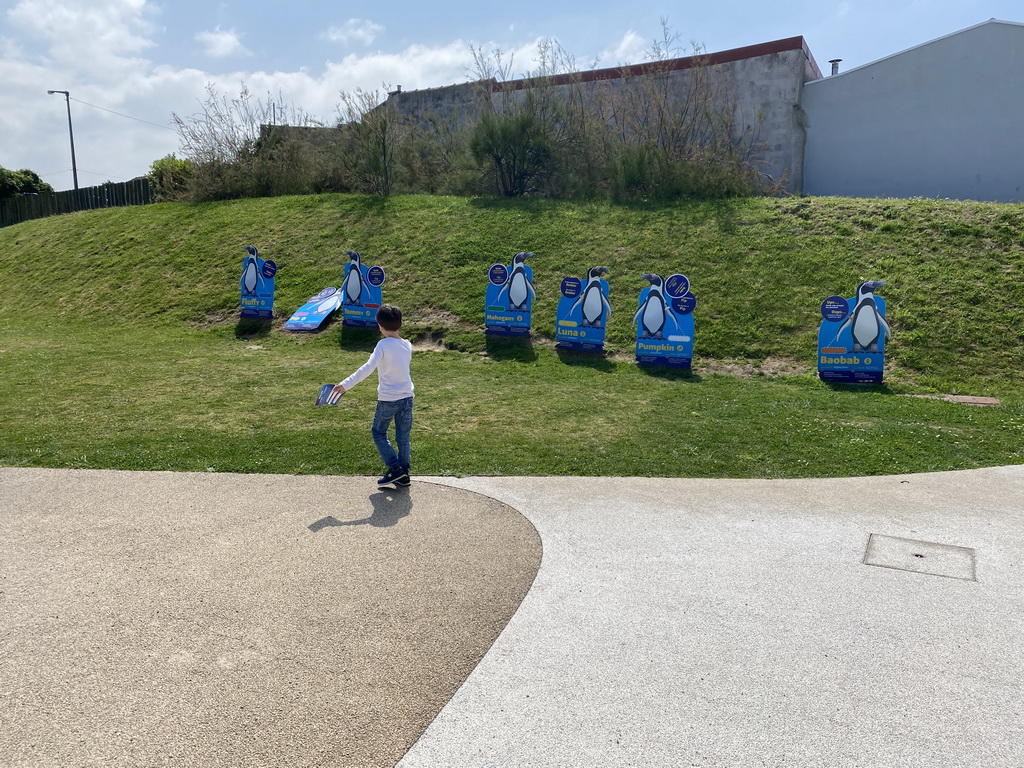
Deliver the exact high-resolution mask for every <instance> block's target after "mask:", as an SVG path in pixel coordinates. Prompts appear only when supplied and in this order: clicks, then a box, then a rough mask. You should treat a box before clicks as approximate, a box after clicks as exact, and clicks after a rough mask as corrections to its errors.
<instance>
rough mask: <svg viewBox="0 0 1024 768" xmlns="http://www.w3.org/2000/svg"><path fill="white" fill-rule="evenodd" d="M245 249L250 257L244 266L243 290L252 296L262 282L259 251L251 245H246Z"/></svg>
mask: <svg viewBox="0 0 1024 768" xmlns="http://www.w3.org/2000/svg"><path fill="white" fill-rule="evenodd" d="M245 250H246V252H247V253H248V254H249V257H248V258H247V259H246V260H245V266H244V267H243V268H242V290H243V291H245V292H246V293H247V294H249V295H250V296H252V295H253V294H254V293H256V289H257V288H258V287H259V284H260V269H259V262H258V258H259V251H257V250H256V249H255V248H254V247H253V246H251V245H247V246H245Z"/></svg>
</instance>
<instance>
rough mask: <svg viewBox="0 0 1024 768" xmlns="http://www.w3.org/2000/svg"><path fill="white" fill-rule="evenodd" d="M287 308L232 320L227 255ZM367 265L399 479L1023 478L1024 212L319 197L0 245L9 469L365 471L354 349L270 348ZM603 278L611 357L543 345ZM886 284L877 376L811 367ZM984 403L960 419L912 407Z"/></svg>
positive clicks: (1, 452) (338, 344) (30, 236)
mask: <svg viewBox="0 0 1024 768" xmlns="http://www.w3.org/2000/svg"><path fill="white" fill-rule="evenodd" d="M245 245H254V246H256V247H257V248H258V249H259V251H260V255H261V256H262V257H263V258H266V259H273V260H274V261H275V262H276V263H277V265H278V270H279V271H278V273H277V276H276V283H277V295H276V300H275V310H276V313H277V315H278V316H277V317H276V318H275V320H274V321H273V322H272V323H271V324H269V325H267V326H259V325H253V324H250V323H243V322H241V321H240V319H239V312H238V306H239V283H238V281H239V276H240V273H241V267H242V260H243V257H244V255H245V253H244V251H243V246H245ZM347 249H353V250H358V251H359V252H360V253H362V255H363V263H364V264H367V265H371V266H372V265H379V266H380V267H382V268H383V269H384V270H385V273H386V282H385V284H384V286H383V294H384V300H385V301H386V302H389V303H393V304H397V305H398V306H400V307H401V308H402V309H403V311H404V312H405V314H406V319H407V327H406V335H408V336H409V337H411V338H412V339H414V340H415V341H416V342H417V345H418V352H417V354H416V355H415V357H414V362H413V378H414V381H415V383H416V386H417V404H416V416H415V418H416V422H415V427H414V435H413V443H414V446H413V447H414V464H415V466H414V472H415V473H419V474H461V473H466V474H469V473H487V474H583V475H602V474H603V475H642V476H689V477H727V476H728V477H802V476H850V475H869V474H889V473H901V472H916V471H934V470H945V469H959V468H969V467H977V466H987V465H998V464H1010V463H1020V462H1021V461H1024V448H1022V446H1024V398H1022V393H1024V330H1022V329H1024V283H1022V280H1021V278H1022V273H1024V206H1022V205H1002V204H987V203H969V202H955V201H925V200H850V199H839V198H820V199H819V198H790V199H749V200H733V201H716V202H681V203H673V204H650V205H646V204H644V205H614V204H609V203H605V202H594V203H590V202H564V201H547V200H526V201H523V200H515V201H505V200H481V199H464V198H450V197H421V196H411V197H395V198H390V199H380V198H370V197H360V196H349V195H325V196H305V197H290V198H289V197H286V198H270V199H256V200H240V201H230V202H221V203H207V204H200V205H191V204H179V203H174V204H157V205H150V206H145V207H136V208H121V209H110V210H105V211H94V212H87V213H80V214H72V215H66V216H59V217H53V218H48V219H42V220H36V221H31V222H26V223H23V224H20V225H17V226H13V227H8V228H5V229H0V275H2V278H0V281H2V290H0V359H2V370H0V398H2V400H0V464H3V465H8V466H52V467H93V468H125V469H168V470H189V471H195V470H199V471H206V470H209V471H236V472H297V473H307V472H322V473H338V474H372V473H375V472H377V471H378V469H379V467H378V462H379V459H378V458H377V456H376V451H375V450H374V448H373V445H372V442H371V441H370V438H369V433H368V429H369V422H370V418H371V415H372V408H373V403H374V400H375V381H374V380H372V379H371V380H368V381H367V382H365V383H364V384H362V385H360V386H359V387H357V388H356V389H354V390H353V391H352V392H351V393H349V394H348V395H346V397H345V398H344V399H343V400H342V403H341V404H340V405H339V406H338V407H337V408H314V407H313V405H312V404H313V400H314V398H315V395H316V392H317V390H318V388H319V386H320V385H321V384H323V383H328V382H337V381H340V380H341V379H342V378H343V377H344V376H346V375H347V374H348V373H350V372H351V371H352V370H354V369H355V368H356V367H358V366H359V365H360V364H361V363H362V362H363V361H364V360H365V358H366V355H367V354H368V353H369V351H370V350H371V349H372V348H373V344H374V343H375V341H376V339H377V334H376V333H375V332H370V331H364V330H353V329H349V328H343V327H342V325H341V323H340V321H337V320H334V321H331V322H329V323H327V324H325V326H324V327H323V328H322V329H321V330H320V331H319V332H318V333H314V334H296V333H291V332H288V331H285V330H284V329H283V324H284V321H285V320H286V319H287V317H288V316H289V315H290V314H291V313H292V312H293V311H294V310H295V309H297V308H298V307H299V306H300V305H301V304H302V303H303V302H304V301H306V299H307V298H308V297H310V296H311V295H313V294H315V293H317V292H319V291H320V290H321V289H323V288H325V287H327V286H338V285H339V283H340V280H341V275H342V270H343V267H344V264H345V261H346V257H345V255H344V252H345V251H346V250H347ZM522 250H525V251H532V252H533V253H534V254H535V255H534V256H533V258H532V259H531V260H530V262H529V263H530V265H531V266H532V268H533V271H534V283H535V285H536V287H537V297H536V301H535V304H534V318H533V335H532V338H531V339H530V340H529V341H525V342H523V341H518V342H516V341H505V340H497V339H493V338H488V337H485V335H484V333H483V313H484V298H483V297H484V290H485V287H486V281H487V271H488V268H489V267H490V266H491V265H492V264H495V263H504V264H508V263H510V259H511V257H512V255H513V254H515V253H516V252H517V251H522ZM596 265H600V266H607V267H610V269H611V271H610V273H609V275H608V276H607V277H608V281H609V283H610V289H611V306H612V316H611V320H610V323H609V327H608V336H607V345H606V348H607V351H606V354H604V355H588V354H583V353H577V354H570V353H560V352H557V351H556V350H555V349H554V345H553V342H552V337H553V335H554V327H555V307H556V304H557V301H558V298H559V285H560V283H561V280H562V278H563V277H566V276H577V277H583V276H584V275H585V271H586V270H587V269H588V268H589V267H591V266H596ZM645 272H657V273H659V274H662V275H663V276H666V277H667V276H668V275H671V274H674V273H681V274H685V275H687V277H689V279H690V282H691V290H692V291H693V293H694V295H695V296H696V298H697V308H696V310H695V313H694V317H695V323H696V330H695V334H694V338H695V349H694V359H693V371H692V373H691V374H689V375H687V374H683V373H679V372H673V371H670V370H666V369H659V368H640V367H638V366H636V365H635V363H634V362H633V345H634V328H633V325H632V322H631V320H632V315H633V312H634V311H635V309H636V306H637V299H638V296H639V292H640V290H641V288H643V287H645V286H646V285H647V283H646V281H645V280H644V279H643V278H642V277H641V275H642V273H645ZM863 280H885V281H887V284H886V285H885V286H884V288H882V289H880V290H879V292H878V294H879V295H880V296H883V297H884V298H885V300H886V302H887V306H888V315H887V317H888V321H889V323H890V325H891V327H892V339H891V340H890V342H889V344H888V345H887V348H886V366H887V367H886V377H885V384H884V385H881V386H869V387H863V386H830V385H827V384H824V383H822V382H820V381H818V379H817V378H816V375H815V374H816V367H815V354H816V349H817V347H816V343H817V331H818V326H819V324H820V322H821V314H820V311H819V306H820V304H821V302H822V301H823V300H824V299H825V298H827V297H828V296H831V295H834V294H839V295H843V296H852V295H853V292H854V290H855V288H856V286H857V284H858V283H860V282H861V281H863ZM947 394H954V395H975V396H983V397H993V398H998V399H999V403H1000V404H999V405H998V406H995V407H986V408H981V407H972V406H968V405H963V404H961V403H953V402H948V401H944V400H940V399H929V398H920V397H910V395H930V396H941V395H947Z"/></svg>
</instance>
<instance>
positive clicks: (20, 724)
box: [0, 467, 1024, 768]
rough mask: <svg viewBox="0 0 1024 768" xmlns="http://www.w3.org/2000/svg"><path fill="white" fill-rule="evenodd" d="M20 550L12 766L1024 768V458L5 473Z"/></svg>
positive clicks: (10, 696) (1, 482)
mask: <svg viewBox="0 0 1024 768" xmlns="http://www.w3.org/2000/svg"><path fill="white" fill-rule="evenodd" d="M516 510H518V513H517V512H516ZM519 513H521V515H523V516H525V518H526V519H523V517H521V516H520V514H519ZM531 523H532V525H531ZM538 534H539V538H538ZM541 546H542V547H543V558H542V560H541ZM0 553H2V557H0V577H2V580H0V765H4V766H5V767H6V766H17V768H28V767H30V766H31V767H32V768H35V767H36V766H53V765H60V766H66V767H68V768H70V767H71V766H86V765H99V764H110V765H119V766H158V765H159V766H179V765H218V766H232V765H238V766H246V767H247V768H255V767H261V766H278V765H280V766H307V765H308V766H324V767H326V766H363V765H366V766H371V765H372V766H385V765H393V764H394V763H395V761H399V762H398V764H399V765H400V766H402V768H421V767H423V766H431V767H435V766H436V767H442V766H443V767H446V768H447V767H449V766H468V767H472V766H480V767H483V766H643V767H645V768H646V767H648V766H655V767H656V766H665V767H666V768H668V767H670V766H671V768H678V767H680V766H682V767H684V768H685V767H686V766H719V767H721V768H725V767H726V766H728V767H729V768H735V767H736V766H739V767H745V766H773V767H774V766H778V768H800V767H802V766H808V767H809V766H816V767H817V766H827V767H828V768H845V767H846V766H865V767H867V766H872V767H875V766H885V767H886V768H890V767H891V766H919V767H920V768H934V767H935V766H942V767H943V768H947V767H949V766H972V767H973V766H984V767H985V768H1020V766H1022V765H1024V683H1022V681H1024V568H1022V564H1024V467H1007V468H995V469H986V470H978V471H972V472H958V473H957V472H954V473H936V474H928V475H912V476H905V477H878V478H864V479H839V480H796V481H748V480H685V479H673V480H654V479H629V478H618V479H604V478H594V479H566V478H513V477H505V478H488V477H468V478H462V479H452V478H424V479H419V480H417V482H416V483H414V486H413V489H412V492H411V493H410V495H409V496H402V495H400V494H395V493H391V492H388V493H382V492H378V491H376V489H374V488H373V487H372V481H370V480H369V479H368V478H322V477H321V478H314V477H283V476H273V477H267V476H241V475H187V474H170V473H129V472H123V473H118V472H71V471H59V470H23V469H0ZM538 560H540V566H539V571H536V570H535V569H536V568H537V563H538ZM534 573H536V579H535V580H534V581H533V583H532V586H531V585H530V580H531V579H533V575H534ZM527 590H528V591H527ZM524 594H525V598H524V599H523V601H522V603H521V605H518V609H517V608H516V606H517V604H518V601H519V599H520V598H522V596H523V595H524ZM403 596H405V597H408V598H409V599H408V600H402V599H400V598H402V597H403ZM509 617H511V619H510V620H509ZM507 620H508V624H507V626H504V625H505V622H506V621H507ZM503 626H504V629H502V627H503ZM499 633H500V634H499ZM495 638H496V639H495ZM492 642H493V646H492V645H491V643H492ZM488 648H489V650H487V649H488ZM485 651H486V653H485ZM481 654H484V655H483V658H482V660H480V661H479V664H477V660H478V659H480V656H481ZM474 665H475V667H474ZM417 670H418V671H417ZM466 675H468V677H465V676H466ZM464 678H465V682H461V681H462V680H463V679H464ZM460 683H461V687H460ZM445 702H447V704H445ZM438 711H439V714H437V713H438ZM435 714H436V718H435ZM431 720H432V722H431ZM428 724H429V725H428ZM424 728H425V731H424V730H423V729H424ZM421 733H422V735H420V734H421ZM406 750H408V751H407V752H406ZM403 753H404V757H402V755H403Z"/></svg>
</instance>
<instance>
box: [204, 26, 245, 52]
mask: <svg viewBox="0 0 1024 768" xmlns="http://www.w3.org/2000/svg"><path fill="white" fill-rule="evenodd" d="M196 40H197V41H199V42H200V43H202V45H203V47H204V53H205V54H206V55H207V56H212V57H213V58H216V59H224V58H227V57H229V56H238V55H247V56H248V55H250V53H249V51H248V49H247V48H246V47H245V46H244V45H242V41H241V40H240V39H239V37H238V33H237V32H235V30H233V29H221V28H220V27H217V28H216V29H214V30H212V31H211V30H206V31H204V32H200V33H199V34H197V35H196Z"/></svg>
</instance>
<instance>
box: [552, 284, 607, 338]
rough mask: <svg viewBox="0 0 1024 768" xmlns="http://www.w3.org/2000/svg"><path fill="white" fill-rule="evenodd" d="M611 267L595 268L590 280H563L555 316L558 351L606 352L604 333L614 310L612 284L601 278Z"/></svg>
mask: <svg viewBox="0 0 1024 768" xmlns="http://www.w3.org/2000/svg"><path fill="white" fill-rule="evenodd" d="M608 271H609V268H608V267H591V268H590V271H589V272H587V278H586V280H585V281H584V280H580V279H579V278H578V277H567V278H565V279H564V280H562V298H560V299H559V300H558V309H557V310H556V312H555V342H556V343H555V349H582V350H586V351H588V352H602V351H604V333H605V328H606V327H607V325H608V316H609V315H610V314H611V311H612V307H611V304H609V303H608V281H607V280H605V279H603V278H602V277H601V275H604V274H607V273H608Z"/></svg>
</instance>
